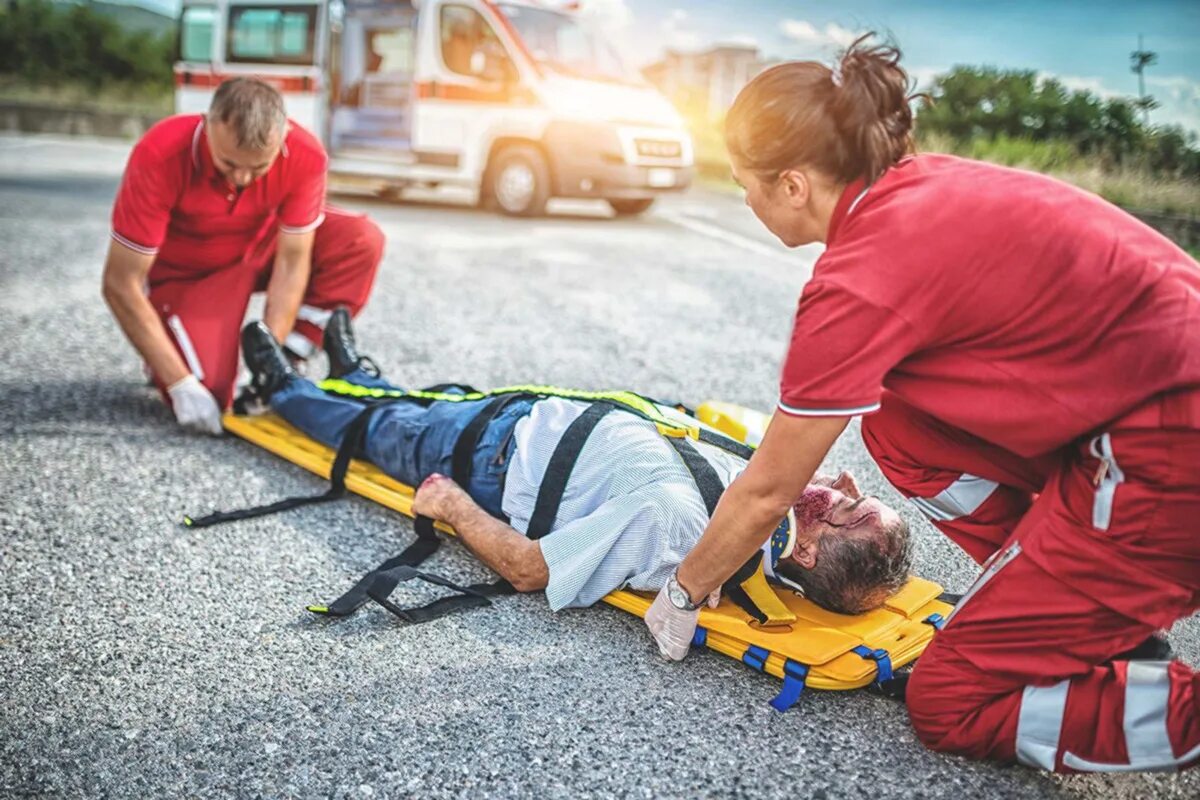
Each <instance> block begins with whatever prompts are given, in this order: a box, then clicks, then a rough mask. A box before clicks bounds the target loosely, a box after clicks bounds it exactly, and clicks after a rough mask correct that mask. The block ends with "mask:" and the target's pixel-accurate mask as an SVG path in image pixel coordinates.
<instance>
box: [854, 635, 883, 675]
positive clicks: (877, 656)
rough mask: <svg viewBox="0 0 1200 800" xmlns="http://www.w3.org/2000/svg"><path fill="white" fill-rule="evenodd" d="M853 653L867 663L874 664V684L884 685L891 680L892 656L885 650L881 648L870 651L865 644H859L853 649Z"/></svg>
mask: <svg viewBox="0 0 1200 800" xmlns="http://www.w3.org/2000/svg"><path fill="white" fill-rule="evenodd" d="M854 652H855V653H856V654H857V655H859V656H861V657H863V658H865V659H867V660H868V661H874V662H875V669H876V670H877V674H876V677H875V682H876V683H884V682H886V681H890V680H891V679H892V656H891V654H890V653H888V651H887V650H884V649H883V648H878V649H875V650H872V649H871V648H870V647H867V646H866V645H865V644H860V645H859V646H858V647H855V648H854Z"/></svg>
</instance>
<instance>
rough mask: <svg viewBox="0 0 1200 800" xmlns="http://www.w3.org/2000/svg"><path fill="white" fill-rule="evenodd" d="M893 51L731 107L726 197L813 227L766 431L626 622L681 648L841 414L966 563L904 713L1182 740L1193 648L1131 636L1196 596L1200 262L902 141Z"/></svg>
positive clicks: (671, 653)
mask: <svg viewBox="0 0 1200 800" xmlns="http://www.w3.org/2000/svg"><path fill="white" fill-rule="evenodd" d="M899 58H900V53H899V51H898V50H896V49H895V48H893V47H888V46H879V45H872V44H871V43H870V42H869V41H867V37H863V39H859V40H858V41H857V42H856V43H855V44H854V45H852V46H851V47H850V48H849V50H848V51H847V52H846V53H845V54H844V55H843V56H842V57H841V59H840V61H839V63H838V65H837V66H835V67H834V68H833V69H830V68H828V67H826V66H823V65H821V64H818V63H814V62H801V63H786V64H781V65H779V66H776V67H773V68H772V69H769V70H767V71H766V72H764V73H762V74H761V75H759V76H758V77H757V78H755V79H754V80H753V81H752V82H751V83H750V84H749V85H748V86H746V88H745V89H743V90H742V92H741V94H740V95H739V96H738V98H737V100H736V102H735V103H734V105H733V107H732V109H731V110H730V112H729V115H728V117H727V122H726V131H725V136H726V143H727V145H728V148H729V153H730V158H731V162H732V166H733V174H734V177H735V178H736V179H737V181H738V182H739V183H740V184H741V185H742V186H743V187H744V188H745V192H746V203H747V205H749V206H750V208H751V209H753V210H754V213H755V215H757V216H758V218H759V219H760V220H761V221H762V223H763V224H764V225H766V226H767V228H768V229H770V230H771V232H772V233H774V234H775V235H776V236H778V237H779V238H780V239H781V240H782V241H783V242H784V243H785V244H787V245H789V246H792V247H794V246H797V245H802V244H807V243H810V242H824V243H825V245H826V250H825V252H824V254H823V255H822V256H821V258H820V259H819V260H818V261H817V263H816V266H815V268H814V272H813V276H812V279H811V280H810V281H809V282H808V284H807V285H806V286H805V288H804V291H803V293H802V295H801V297H800V300H799V306H798V308H797V312H796V317H795V322H794V328H793V331H792V338H791V342H790V346H789V349H788V353H787V357H786V360H785V362H784V365H783V369H782V377H781V388H780V401H779V407H778V410H777V413H776V414H775V416H774V420H773V422H772V424H771V426H770V428H769V430H768V432H767V434H766V436H765V438H764V439H763V442H762V445H761V447H760V448H759V450H758V452H757V454H756V455H755V456H754V458H753V459H751V461H750V465H749V467H748V468H747V469H746V471H745V472H744V473H743V474H742V475H741V477H739V478H738V479H737V480H736V481H734V482H733V483H732V485H731V486H730V487H729V489H728V491H727V492H726V494H725V495H724V497H723V498H722V499H721V502H720V505H719V506H718V507H717V510H716V513H715V514H714V516H713V518H712V520H711V522H710V524H709V526H708V528H707V530H706V532H705V533H704V536H703V538H702V539H701V541H700V542H699V544H698V545H697V547H696V548H695V549H694V550H693V551H692V553H691V554H690V555H689V556H688V557H687V558H686V559H685V560H684V561H683V563H682V564H681V565H680V566H679V568H678V570H677V571H676V573H675V575H674V577H673V579H672V580H671V581H670V582H669V583H668V584H667V586H666V587H665V588H664V589H663V591H662V592H661V593H660V594H659V596H658V598H657V599H656V600H655V602H654V605H653V607H652V608H651V610H650V613H648V614H647V615H646V622H647V624H648V625H649V627H650V630H651V632H652V633H653V635H654V637H655V639H656V640H657V642H658V645H659V648H660V650H661V651H662V652H663V654H664V655H665V656H667V657H669V658H672V659H681V658H683V657H684V655H685V654H686V653H687V649H688V643H689V641H690V640H691V637H692V633H693V630H694V628H695V625H696V614H697V612H696V611H694V610H693V608H694V606H695V604H696V603H697V601H702V600H703V599H704V598H705V597H706V596H707V595H708V594H709V593H710V592H712V591H713V590H714V589H715V588H716V587H718V586H719V585H720V584H721V583H722V582H723V581H724V580H725V579H726V578H728V577H729V575H730V574H731V573H733V571H734V570H735V569H736V567H738V566H739V565H740V564H742V563H743V562H744V561H745V560H746V558H747V557H748V556H749V555H750V554H751V553H752V552H753V551H754V550H755V548H757V547H759V546H760V545H761V543H762V542H763V541H765V539H766V538H767V536H768V535H769V534H770V533H771V531H772V530H773V529H774V527H775V526H776V525H777V524H778V523H779V520H780V518H781V516H782V515H783V513H784V512H785V511H786V509H787V508H789V507H790V506H791V504H792V503H793V502H795V499H796V497H797V496H798V495H799V493H800V492H801V490H802V489H803V487H804V486H805V484H806V483H807V482H808V480H809V478H810V477H811V476H812V475H813V472H814V470H815V469H816V467H817V465H818V464H820V463H821V460H822V458H823V457H824V456H825V453H826V451H827V450H828V449H829V447H830V446H831V445H832V443H833V441H834V440H835V439H836V438H837V436H838V435H839V434H840V433H841V432H842V430H843V429H844V428H845V427H846V424H847V423H848V422H849V420H850V418H851V417H855V416H860V415H861V416H862V417H863V420H862V435H863V439H864V441H865V443H866V446H867V449H868V450H869V451H870V453H871V455H872V456H873V457H874V458H875V460H876V462H877V463H878V464H879V467H880V469H881V470H882V471H883V474H884V475H885V476H886V477H887V478H888V480H890V481H891V482H892V484H894V485H895V487H896V488H897V489H898V490H899V491H900V492H901V493H903V494H904V495H905V496H907V497H909V498H911V500H912V502H913V503H914V504H915V505H916V507H917V508H919V509H920V510H921V511H922V512H924V513H925V514H926V515H927V516H928V517H929V519H930V520H931V521H932V522H933V524H934V525H935V526H936V527H937V528H938V529H940V530H941V531H942V532H943V533H945V534H946V535H947V536H949V537H950V538H951V539H953V540H954V541H955V542H957V543H958V544H959V545H960V546H961V547H962V548H963V550H965V551H966V553H967V554H968V555H969V556H971V558H973V559H975V560H976V561H977V562H981V563H983V564H984V570H983V573H982V575H981V576H980V578H979V579H978V581H977V582H976V583H975V585H974V586H973V587H972V588H971V589H970V590H969V591H968V592H967V594H966V595H965V596H964V597H963V600H962V602H961V603H960V605H959V606H958V608H957V609H956V611H955V613H954V614H953V615H952V617H951V618H950V620H949V622H948V624H947V625H946V628H945V630H944V631H943V632H942V633H941V634H940V635H939V636H938V637H937V639H936V640H935V641H934V643H933V645H932V646H931V647H930V648H929V650H928V651H927V652H926V654H925V655H924V656H923V657H922V658H921V660H920V663H919V665H918V666H917V667H916V669H915V671H914V672H913V674H912V678H911V680H910V682H909V684H908V696H907V699H908V705H909V712H910V716H911V718H912V722H913V725H914V727H915V728H916V732H917V734H918V736H919V737H920V739H921V740H922V741H923V742H924V743H925V744H926V745H928V746H929V747H931V748H933V749H936V750H942V751H946V752H951V753H959V754H963V755H967V756H971V757H975V758H992V759H1000V760H1005V761H1013V760H1015V761H1019V762H1021V763H1023V764H1027V765H1029V766H1033V767H1038V768H1042V769H1053V770H1059V771H1063V772H1070V771H1101V772H1111V771H1126V770H1171V769H1183V768H1186V767H1189V766H1194V765H1195V763H1196V761H1197V759H1198V758H1200V678H1198V676H1197V672H1196V671H1195V670H1193V669H1191V668H1189V667H1188V666H1185V665H1184V664H1182V663H1180V662H1178V661H1171V662H1167V661H1141V660H1131V657H1132V656H1135V655H1137V654H1138V653H1140V652H1142V651H1145V650H1146V649H1147V647H1148V645H1149V644H1150V643H1151V642H1149V641H1148V640H1149V639H1150V637H1152V636H1153V634H1154V633H1155V632H1156V631H1158V630H1159V629H1162V628H1167V627H1170V625H1171V624H1172V623H1173V622H1175V621H1176V620H1178V619H1180V618H1181V617H1185V616H1187V615H1189V614H1191V613H1192V612H1193V611H1194V610H1195V609H1196V608H1197V606H1198V605H1200V528H1198V523H1197V520H1200V268H1198V267H1197V264H1196V262H1195V261H1193V260H1192V259H1191V258H1189V257H1188V256H1187V255H1186V254H1185V253H1184V252H1183V251H1182V250H1180V249H1179V248H1178V247H1176V246H1175V245H1174V244H1172V243H1171V242H1170V241H1168V240H1167V239H1166V238H1164V237H1163V236H1161V235H1159V234H1158V233H1156V232H1155V231H1153V230H1151V229H1150V228H1148V227H1146V226H1145V225H1143V224H1142V223H1140V222H1139V221H1138V220H1136V219H1134V218H1133V217H1131V216H1129V215H1127V214H1126V213H1124V212H1123V211H1121V210H1120V209H1118V208H1116V207H1114V206H1112V205H1109V204H1108V203H1106V202H1104V201H1103V200H1101V199H1099V198H1097V197H1095V196H1093V195H1090V194H1088V193H1086V192H1083V191H1080V190H1078V189H1074V188H1072V187H1070V186H1067V185H1065V184H1062V183H1059V182H1057V181H1055V180H1052V179H1050V178H1046V177H1042V176H1039V175H1034V174H1031V173H1028V172H1023V171H1018V170H1012V169H1005V168H1001V167H996V166H990V165H987V164H981V163H977V162H974V161H968V160H964V159H959V158H952V157H949V156H941V155H913V142H912V136H911V130H912V122H913V115H912V112H911V109H910V106H909V102H910V97H909V96H908V86H909V84H908V78H907V76H906V74H905V72H904V70H903V69H902V68H901V67H900V66H899ZM831 511H832V509H831ZM818 558H819V554H818ZM1160 643H1161V642H1160ZM1139 645H1141V647H1139ZM1135 648H1137V649H1135ZM1130 651H1132V652H1130Z"/></svg>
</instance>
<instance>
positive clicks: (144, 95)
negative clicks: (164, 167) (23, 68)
mask: <svg viewBox="0 0 1200 800" xmlns="http://www.w3.org/2000/svg"><path fill="white" fill-rule="evenodd" d="M174 96H175V95H174V89H173V87H171V86H170V85H167V86H146V85H139V84H134V85H128V84H118V83H109V84H105V85H102V86H101V87H100V88H98V89H97V88H93V87H91V86H87V85H86V84H82V83H62V84H58V85H54V86H48V85H44V84H30V83H27V82H23V81H20V80H18V79H14V78H12V77H0V100H7V101H15V102H20V103H31V104H37V105H48V106H58V107H64V108H82V109H90V110H94V111H113V112H124V113H129V114H157V115H161V116H166V115H168V114H171V113H172V112H173V111H174V108H175V100H174Z"/></svg>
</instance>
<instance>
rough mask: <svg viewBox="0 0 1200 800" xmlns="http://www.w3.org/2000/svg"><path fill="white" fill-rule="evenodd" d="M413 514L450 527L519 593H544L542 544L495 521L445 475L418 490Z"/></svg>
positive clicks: (546, 579) (546, 578) (547, 573)
mask: <svg viewBox="0 0 1200 800" xmlns="http://www.w3.org/2000/svg"><path fill="white" fill-rule="evenodd" d="M413 513H414V514H421V515H424V516H426V517H431V518H433V519H436V520H440V521H442V522H445V523H447V524H448V525H450V526H451V527H453V528H454V530H455V532H457V533H458V537H459V539H460V540H462V543H463V544H465V545H466V546H467V548H468V549H470V551H471V552H472V553H474V554H475V557H476V558H478V559H479V560H480V561H482V562H483V563H484V565H485V566H487V567H488V568H490V569H491V570H492V571H493V572H496V573H498V574H499V575H500V577H502V578H504V579H505V580H506V581H508V582H509V583H511V584H512V585H513V588H514V589H516V590H517V591H518V592H540V591H541V590H542V589H545V588H546V585H547V584H548V583H549V581H550V570H549V568H548V567H547V566H546V559H545V558H543V557H542V548H541V547H540V546H538V543H537V542H535V541H532V540H530V539H527V538H526V537H525V535H524V534H523V533H521V532H520V531H518V530H517V529H515V528H513V527H512V526H511V525H508V524H506V523H504V522H501V521H500V520H498V519H496V518H495V517H493V516H492V515H491V514H489V513H488V512H486V511H484V510H483V508H482V507H481V506H480V505H479V504H478V503H476V502H475V501H474V500H472V499H471V496H470V495H469V494H467V493H466V492H465V491H463V489H462V488H461V487H459V485H458V484H457V483H455V482H454V481H452V480H450V479H449V478H447V477H446V476H445V475H439V474H436V473H435V474H433V475H430V476H429V477H428V478H426V479H425V481H424V482H423V483H422V484H421V485H420V487H419V488H418V489H417V495H416V497H415V498H414V499H413Z"/></svg>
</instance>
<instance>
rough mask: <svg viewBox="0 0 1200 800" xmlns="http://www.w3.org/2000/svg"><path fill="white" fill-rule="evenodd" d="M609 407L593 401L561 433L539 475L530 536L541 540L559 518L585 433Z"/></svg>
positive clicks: (585, 437) (602, 417) (528, 531)
mask: <svg viewBox="0 0 1200 800" xmlns="http://www.w3.org/2000/svg"><path fill="white" fill-rule="evenodd" d="M612 410H613V406H612V404H611V403H603V402H600V403H592V404H591V405H590V406H588V407H587V409H586V410H585V411H584V412H583V413H582V414H580V415H579V416H578V417H576V418H575V420H574V421H573V422H572V423H571V424H570V425H568V426H567V429H566V431H564V432H563V435H562V438H561V439H559V440H558V444H557V445H556V446H555V448H554V453H553V454H551V456H550V461H549V463H547V464H546V474H545V475H544V476H542V485H541V487H539V488H538V496H537V502H536V503H535V504H534V507H533V514H532V515H531V516H530V518H529V528H528V529H527V530H526V531H525V535H526V536H527V537H528V538H529V539H531V540H534V541H536V540H538V539H541V538H542V537H543V536H545V535H546V534H548V533H549V532H550V529H551V528H553V527H554V520H555V519H557V518H558V508H559V506H561V505H562V498H563V492H564V491H566V489H567V481H568V480H569V479H570V477H571V471H572V470H573V469H575V462H576V461H578V460H579V454H580V453H581V452H582V451H583V446H584V445H585V444H587V440H588V436H590V435H591V434H592V431H593V430H594V429H595V427H596V425H597V424H599V422H600V420H602V419H604V415H605V414H607V413H608V412H610V411H612Z"/></svg>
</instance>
